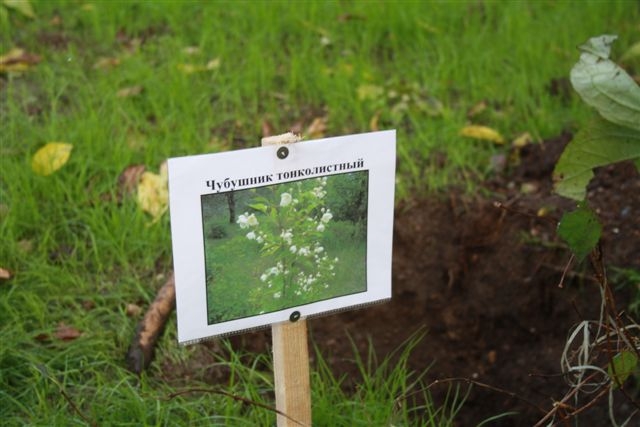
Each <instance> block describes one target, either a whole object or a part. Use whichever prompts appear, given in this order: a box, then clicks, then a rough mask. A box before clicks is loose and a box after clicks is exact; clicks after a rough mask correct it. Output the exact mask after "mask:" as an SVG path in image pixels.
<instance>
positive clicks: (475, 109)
mask: <svg viewBox="0 0 640 427" xmlns="http://www.w3.org/2000/svg"><path fill="white" fill-rule="evenodd" d="M486 109H487V102H486V101H480V102H478V103H477V104H475V105H473V106H472V107H471V108H469V110H468V111H467V117H469V118H472V117H475V116H477V115H478V114H480V113H482V112H483V111H484V110H486Z"/></svg>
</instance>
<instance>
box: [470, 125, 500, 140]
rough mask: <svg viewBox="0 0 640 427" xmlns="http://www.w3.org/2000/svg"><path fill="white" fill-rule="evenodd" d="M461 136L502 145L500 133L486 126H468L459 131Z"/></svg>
mask: <svg viewBox="0 0 640 427" xmlns="http://www.w3.org/2000/svg"><path fill="white" fill-rule="evenodd" d="M460 135H461V136H466V137H469V138H474V139H482V140H485V141H491V142H495V143H496V144H504V138H503V137H502V135H500V133H499V132H498V131H496V130H494V129H491V128H490V127H487V126H479V125H469V126H465V127H463V128H462V130H460Z"/></svg>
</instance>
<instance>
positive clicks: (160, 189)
mask: <svg viewBox="0 0 640 427" xmlns="http://www.w3.org/2000/svg"><path fill="white" fill-rule="evenodd" d="M167 177H168V175H167V166H166V163H163V164H162V166H160V173H159V174H155V173H153V172H144V173H143V174H142V178H140V183H139V184H138V206H140V209H142V210H143V211H145V212H147V213H149V214H150V215H151V216H152V217H153V220H154V222H155V221H157V220H158V219H160V217H161V216H162V215H163V214H164V213H165V212H166V211H167V207H168V204H169V189H168V186H167Z"/></svg>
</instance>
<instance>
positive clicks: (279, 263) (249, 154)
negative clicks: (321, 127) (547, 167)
mask: <svg viewBox="0 0 640 427" xmlns="http://www.w3.org/2000/svg"><path fill="white" fill-rule="evenodd" d="M395 145H396V144H395V131H384V132H374V133H366V134H359V135H351V136H344V137H338V138H327V139H320V140H313V141H306V142H298V143H295V144H288V145H285V146H283V145H276V146H265V147H257V148H251V149H246V150H238V151H231V152H225V153H218V154H207V155H199V156H190V157H180V158H172V159H169V206H170V214H171V235H172V241H173V258H174V270H175V282H176V301H177V302H176V305H177V314H178V340H179V341H180V342H181V343H190V342H194V341H198V340H201V339H204V338H208V337H213V336H217V335H224V334H230V333H234V332H239V331H242V330H247V329H253V328H258V327H261V326H266V325H271V324H273V323H277V322H288V321H290V319H294V320H295V318H297V317H298V316H302V317H308V316H314V315H319V314H322V313H326V312H331V311H336V310H343V309H346V308H348V307H355V306H360V305H365V304H371V303H374V302H378V301H383V300H387V299H389V298H391V246H392V234H393V208H394V184H395V162H396V154H395ZM283 147H284V148H283ZM292 316H293V317H292Z"/></svg>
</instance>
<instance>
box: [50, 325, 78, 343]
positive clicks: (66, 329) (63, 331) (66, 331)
mask: <svg viewBox="0 0 640 427" xmlns="http://www.w3.org/2000/svg"><path fill="white" fill-rule="evenodd" d="M81 335H82V332H80V331H79V330H78V329H76V328H74V327H73V326H69V325H66V324H64V323H60V324H58V328H57V329H56V331H55V332H54V333H53V336H54V337H56V338H58V339H59V340H62V341H71V340H75V339H76V338H78V337H79V336H81Z"/></svg>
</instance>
